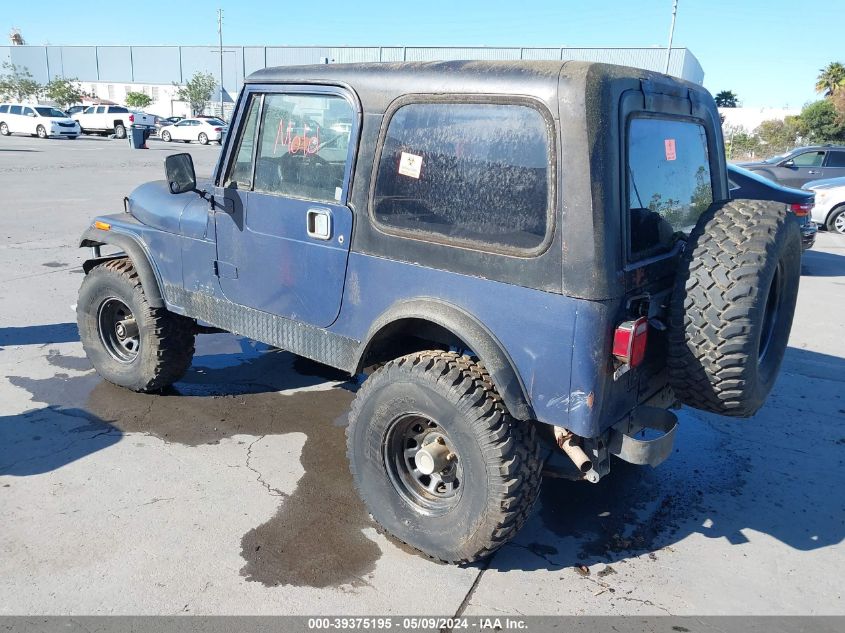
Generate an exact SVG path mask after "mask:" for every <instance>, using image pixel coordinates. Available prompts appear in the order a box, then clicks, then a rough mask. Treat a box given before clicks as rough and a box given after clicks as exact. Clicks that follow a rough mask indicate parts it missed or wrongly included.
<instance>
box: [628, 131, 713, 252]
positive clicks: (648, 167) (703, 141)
mask: <svg viewBox="0 0 845 633" xmlns="http://www.w3.org/2000/svg"><path fill="white" fill-rule="evenodd" d="M712 202H713V189H712V182H711V179H710V159H709V155H708V151H707V133H706V131H705V129H704V126H702V125H699V124H697V123H693V122H690V121H680V120H672V119H656V118H634V119H632V120H631V123H630V127H629V130H628V226H629V235H630V243H629V252H630V258H631V259H632V260H637V259H642V258H644V257H648V256H651V255H656V254H659V253H662V252H666V251H668V250H671V248H672V246H673V245H674V243H675V241H676V239H677V238H678V237H679V236H681V235H688V234H689V232H690V231H691V230H692V228H693V227H694V226H695V223H696V221H697V220H698V217H699V216H700V215H701V214H702V213H703V212H704V211H705V210H706V209H707V208H708V207H709V206H710V204H711V203H712Z"/></svg>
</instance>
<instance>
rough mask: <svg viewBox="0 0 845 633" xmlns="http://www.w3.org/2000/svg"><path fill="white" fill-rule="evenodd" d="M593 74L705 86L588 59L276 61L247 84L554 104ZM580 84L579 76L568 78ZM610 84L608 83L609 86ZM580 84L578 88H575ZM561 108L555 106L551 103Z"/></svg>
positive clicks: (380, 104) (368, 101) (384, 100)
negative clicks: (506, 97)
mask: <svg viewBox="0 0 845 633" xmlns="http://www.w3.org/2000/svg"><path fill="white" fill-rule="evenodd" d="M582 77H589V78H590V82H589V83H590V84H591V85H592V87H593V88H595V87H598V86H597V84H599V85H601V84H608V83H613V82H614V81H618V80H628V81H630V80H631V79H634V80H637V79H641V80H651V81H660V82H661V83H666V82H668V83H674V84H676V87H677V88H678V89H679V90H681V91H682V90H683V88H688V89H690V90H693V91H702V92H703V91H704V90H703V88H701V87H700V86H697V85H695V84H691V83H689V82H687V81H684V80H682V79H677V78H674V77H673V78H669V77H667V76H665V75H661V74H659V73H655V72H652V71H648V70H643V69H639V68H630V67H627V66H617V65H612V64H604V63H600V62H583V61H469V60H462V61H437V62H367V63H355V64H314V65H308V66H277V67H273V68H264V69H263V70H259V71H256V72H254V73H252V74H251V75H250V76H249V77H247V78H246V80H245V83H247V84H273V83H290V84H310V83H315V84H330V85H339V86H348V87H350V88H352V89H353V90H354V91H355V93H356V94H357V95H358V96H359V98H360V99H361V102H362V105H363V106H364V109H365V110H366V111H369V112H373V111H384V109H385V108H386V107H387V105H388V104H389V103H390V102H391V101H393V100H394V99H396V98H398V97H400V96H402V95H407V94H438V93H441V94H513V95H523V96H529V97H535V98H538V99H540V100H541V101H544V102H546V103H547V104H549V105H550V106H552V104H553V103H554V101H555V100H556V99H557V98H558V96H559V94H558V92H559V87H560V85H561V80H565V79H577V78H582ZM565 85H570V86H573V87H575V86H579V87H580V91H582V92H583V91H584V87H583V86H584V84H583V83H582V82H580V81H574V82H565ZM605 87H606V86H605ZM576 89H578V88H576ZM551 110H552V112H553V113H554V112H556V110H557V108H556V107H551Z"/></svg>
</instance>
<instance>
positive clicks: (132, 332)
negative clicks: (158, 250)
mask: <svg viewBox="0 0 845 633" xmlns="http://www.w3.org/2000/svg"><path fill="white" fill-rule="evenodd" d="M76 318H77V322H78V324H79V338H80V340H81V341H82V347H83V349H84V350H85V353H86V354H87V355H88V358H89V359H90V360H91V364H92V365H94V369H96V370H97V373H99V374H100V375H101V376H102V377H103V378H105V379H106V380H108V381H109V382H112V383H114V384H116V385H120V386H121V387H127V388H129V389H132V390H133V391H157V390H159V389H162V388H163V387H166V386H168V385H170V384H172V383H174V382H176V381H177V380H179V378H181V377H182V375H183V374H184V373H185V372H186V371H187V369H188V367H189V366H190V364H191V359H192V358H193V355H194V335H195V327H196V323H195V322H194V321H193V320H192V319H188V318H185V317H183V316H180V315H178V314H173V313H172V312H168V311H167V310H166V309H165V308H154V307H152V306H151V305H150V304H149V301H148V300H147V297H146V295H145V293H144V289H143V287H142V286H141V281H140V279H139V277H138V273H137V272H136V271H135V267H134V266H133V265H132V262H131V261H129V259H128V258H119V259H114V260H111V261H107V262H105V263H103V264H100V265H99V266H95V267H94V268H92V269H91V270H90V271H89V273H88V274H87V275H86V276H85V279H84V280H83V281H82V286H81V287H80V289H79V300H78V302H77V305H76Z"/></svg>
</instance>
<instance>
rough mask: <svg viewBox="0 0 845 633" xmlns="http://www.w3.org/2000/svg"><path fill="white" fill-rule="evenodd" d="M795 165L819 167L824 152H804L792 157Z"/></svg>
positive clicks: (822, 160)
mask: <svg viewBox="0 0 845 633" xmlns="http://www.w3.org/2000/svg"><path fill="white" fill-rule="evenodd" d="M792 162H793V164H794V165H795V166H796V167H821V166H822V163H823V162H824V152H804V153H803V154H798V156H796V157H795V158H793V159H792Z"/></svg>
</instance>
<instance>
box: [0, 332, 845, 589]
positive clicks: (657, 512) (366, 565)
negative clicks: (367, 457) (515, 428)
mask: <svg viewBox="0 0 845 633" xmlns="http://www.w3.org/2000/svg"><path fill="white" fill-rule="evenodd" d="M51 327H53V326H51ZM57 327H59V331H60V332H61V331H64V328H63V326H57ZM18 329H19V330H23V329H25V328H18ZM28 330H29V332H27V333H23V332H16V333H15V336H17V340H22V339H26V340H33V341H39V342H42V341H45V340H47V339H50V338H55V337H54V336H49V335H39V334H43V333H44V332H45V331H47V330H43V329H39V328H29V329H28ZM59 338H62V337H59ZM200 341H201V344H200V351H199V352H198V355H197V357H196V358H195V362H194V365H193V367H192V368H191V370H190V371H189V372H188V374H187V375H186V376H185V378H184V379H183V380H182V381H180V382H179V383H177V384H176V385H175V387H174V388H173V389H170V390H168V391H166V392H164V393H162V394H158V395H149V394H136V393H131V392H128V391H126V390H123V389H120V388H117V387H114V386H112V385H110V384H108V383H105V382H103V381H102V380H100V379H99V378H98V377H97V376H96V374H95V373H94V372H92V371H90V370H88V365H87V361H86V360H85V359H84V358H81V357H75V356H67V355H63V354H62V353H60V352H59V351H58V350H49V351H48V355H47V361H48V362H49V363H50V364H51V365H53V366H54V367H55V368H56V369H58V370H73V371H74V374H73V375H69V374H68V373H65V371H59V372H57V373H56V374H55V376H54V377H52V378H49V379H33V378H29V377H25V376H17V377H15V376H11V377H9V380H10V381H11V383H12V384H14V385H16V386H17V387H20V388H22V389H25V390H26V391H27V392H29V393H30V394H31V395H32V401H33V403H37V406H38V408H35V409H33V410H30V411H27V412H25V413H22V414H19V415H13V416H3V417H2V418H0V475H12V476H14V477H23V476H27V475H33V474H40V473H46V472H50V471H51V470H54V469H57V468H60V467H61V466H63V465H65V464H68V463H70V462H72V461H74V460H76V459H80V458H82V457H85V456H87V455H90V454H91V453H93V452H96V451H98V450H102V449H104V448H107V447H109V446H111V445H113V444H115V443H117V442H119V441H120V439H121V437H122V435H123V434H125V433H144V434H149V435H153V436H155V437H158V438H161V439H162V440H164V441H166V442H173V443H179V444H182V445H186V446H198V445H201V444H215V443H218V442H220V441H222V440H224V439H226V438H233V437H234V436H238V435H244V436H251V437H261V436H264V435H273V434H285V433H295V432H296V433H303V434H305V435H306V436H307V439H306V442H305V444H304V447H303V449H302V454H301V457H300V461H301V463H302V466H303V468H304V471H305V474H304V476H303V477H302V478H301V480H300V481H299V482H298V485H297V488H296V489H295V491H294V492H293V493H292V494H290V495H289V496H288V495H285V494H283V493H281V492H280V491H277V490H273V489H272V488H268V492H269V493H270V494H275V495H276V496H279V497H280V507H279V510H278V512H277V514H276V515H275V516H274V517H273V518H271V519H270V520H269V521H266V522H265V523H263V524H261V525H259V526H257V527H256V528H254V529H253V530H250V531H249V532H248V533H247V534H245V535H244V537H243V540H242V543H241V547H242V551H241V554H242V556H243V558H244V560H245V565H244V567H243V569H242V570H241V573H242V575H244V576H245V577H246V578H247V579H248V580H252V581H257V582H261V583H263V584H265V585H267V586H274V585H282V584H290V585H304V586H311V587H327V586H336V585H340V584H350V583H351V584H356V583H358V582H363V581H362V578H363V577H364V576H365V575H366V574H367V573H369V572H370V571H372V569H373V568H374V566H375V563H376V561H377V560H378V558H379V556H380V549H379V547H378V546H377V545H376V544H375V543H374V542H373V541H371V540H370V539H368V538H367V537H365V536H364V533H363V531H364V530H365V529H367V528H371V527H373V526H372V523H371V522H370V520H369V518H368V516H367V513H366V511H365V510H364V508H363V506H362V504H361V503H360V502H359V500H358V497H357V495H356V494H355V492H354V490H353V487H352V483H351V477H350V475H349V472H348V468H347V462H346V455H345V438H344V428H343V427H344V424H345V416H346V413H347V410H348V407H349V405H350V403H351V400H352V397H353V393H354V391H355V390H356V388H357V386H358V384H357V382H356V381H354V380H346V381H344V377H343V376H342V375H341V374H338V373H337V372H336V371H334V370H331V369H330V368H326V367H323V366H321V365H317V364H315V363H310V362H307V361H304V360H302V359H297V358H296V357H294V356H293V355H291V354H288V353H286V352H281V351H279V350H274V349H271V348H267V347H266V346H263V345H259V344H254V343H251V342H249V341H246V340H244V339H238V338H236V337H234V336H229V335H213V336H204V337H200ZM80 372H85V373H80ZM843 381H845V361H843V359H841V358H837V357H832V356H827V355H824V354H818V353H814V352H809V351H806V350H800V349H793V348H790V349H789V350H788V353H787V357H786V360H785V362H784V368H783V372H782V375H781V378H780V380H779V382H778V385H777V386H776V388H775V391H774V392H773V394H772V397H771V398H770V401H769V403H768V404H767V405H766V407H765V408H764V409H763V410H762V411H761V412H760V413H759V414H758V415H757V416H756V417H755V418H754V419H752V420H746V421H743V420H728V419H725V418H719V417H717V416H710V415H706V414H696V413H694V412H689V411H683V412H681V417H682V425H681V429H680V432H679V437H678V441H677V444H676V450H675V453H674V454H673V455H672V457H671V458H670V459H669V460H668V461H667V462H666V463H665V464H664V465H662V466H660V467H659V468H657V469H651V468H648V467H644V468H637V467H632V466H628V465H627V464H624V463H622V462H619V461H616V462H615V463H614V466H613V472H612V473H611V475H610V476H609V477H607V478H605V479H604V480H602V481H601V482H600V483H599V484H597V485H591V484H586V483H578V482H568V481H562V480H546V481H545V482H544V488H543V491H542V493H541V498H540V503H539V508H538V510H537V511H536V512H535V514H534V515H533V516H532V518H531V519H530V520H529V522H528V524H527V525H526V527H525V529H524V530H523V531H522V533H521V534H520V535H519V536H518V537H517V539H516V540H515V541H514V542H513V543H512V544H509V545H507V546H506V547H505V548H503V549H502V550H500V551H499V552H498V553H497V554H496V555H495V556H494V557H493V559H492V560H491V561H490V562H489V563H488V564H489V565H490V566H491V567H492V568H495V569H499V570H513V569H520V570H533V569H548V568H551V569H555V568H565V567H575V566H578V565H592V564H595V563H607V564H612V563H614V562H617V561H620V560H623V559H626V558H629V557H633V556H641V555H644V554H645V555H648V556H649V557H650V558H653V559H655V560H656V559H657V558H658V557H660V556H663V555H664V553H665V552H666V551H669V549H670V548H671V545H672V544H673V543H676V542H678V541H679V540H681V539H684V538H686V537H687V536H690V535H692V534H700V535H703V536H706V537H710V538H720V539H725V540H726V541H727V542H729V543H732V544H735V545H741V544H742V543H745V542H747V540H748V539H749V538H755V536H754V532H759V533H763V534H767V535H769V536H771V537H773V538H776V539H778V540H779V541H781V542H783V543H785V544H786V545H788V546H790V547H793V548H796V549H800V550H812V549H816V548H820V547H827V546H831V545H835V544H838V543H840V542H841V541H842V539H843V535H844V534H845V517H843V514H842V504H841V495H839V494H831V491H832V490H836V491H838V490H842V489H843V487H845V475H843V473H845V469H843V460H845V428H844V427H843V423H842V421H843V419H845V393H843V387H845V382H843ZM808 382H812V384H813V385H814V388H813V391H812V392H809V391H808V390H806V389H804V388H801V387H798V385H806V384H807V383H808ZM280 392H282V393H280ZM797 420H800V424H796V421H797ZM247 439H248V438H247ZM314 535H319V536H320V538H314Z"/></svg>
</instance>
